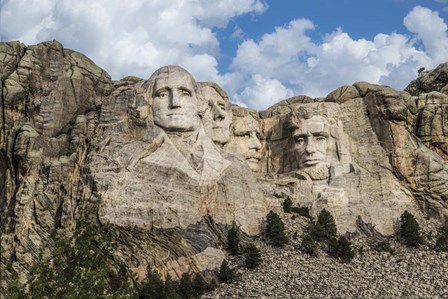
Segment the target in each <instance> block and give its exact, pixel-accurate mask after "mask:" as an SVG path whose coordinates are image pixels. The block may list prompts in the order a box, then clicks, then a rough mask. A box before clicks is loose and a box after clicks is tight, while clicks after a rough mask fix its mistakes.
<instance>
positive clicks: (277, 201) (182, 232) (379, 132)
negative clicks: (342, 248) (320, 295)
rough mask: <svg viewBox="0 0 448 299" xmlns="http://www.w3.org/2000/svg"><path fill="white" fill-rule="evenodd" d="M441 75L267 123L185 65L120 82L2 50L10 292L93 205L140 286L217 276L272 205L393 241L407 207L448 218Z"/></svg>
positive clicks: (44, 52)
mask: <svg viewBox="0 0 448 299" xmlns="http://www.w3.org/2000/svg"><path fill="white" fill-rule="evenodd" d="M445 69H446V65H441V66H440V67H439V68H437V69H436V70H434V71H432V72H425V73H423V75H422V76H421V77H420V78H419V79H417V81H418V80H420V83H418V82H417V83H416V81H414V82H413V83H411V85H410V87H408V91H410V92H411V94H412V95H411V94H409V93H407V92H398V91H395V90H393V89H391V88H388V87H385V86H379V85H373V84H369V83H366V82H357V83H355V84H354V85H353V86H343V87H340V88H338V89H336V90H335V91H333V92H332V93H330V94H329V95H328V96H327V97H326V98H319V99H312V98H310V97H307V96H297V97H293V98H290V99H287V100H284V101H282V102H279V103H278V104H276V105H274V106H273V107H271V108H269V109H267V110H266V111H262V112H257V111H254V110H250V109H246V108H241V107H238V106H236V105H231V104H230V102H229V99H228V95H227V94H226V93H225V91H224V90H222V88H221V87H219V86H218V85H217V84H215V83H210V82H201V83H196V82H195V80H194V78H193V77H192V76H191V74H189V73H188V72H187V71H186V70H184V69H182V68H180V67H178V66H166V67H163V68H161V69H159V70H157V71H156V72H155V73H154V74H153V75H152V76H151V77H150V78H149V79H148V80H146V81H145V80H143V79H140V78H136V77H126V78H124V79H122V80H120V81H116V82H114V81H112V80H111V79H110V77H109V75H108V74H107V73H106V72H105V71H103V70H102V69H100V68H99V67H97V66H96V65H95V64H94V63H93V62H92V61H90V60H89V59H88V58H86V57H85V56H83V55H82V54H79V53H77V52H74V51H71V50H68V49H64V48H63V47H62V45H61V44H59V43H58V42H56V41H54V42H47V43H42V44H39V45H36V46H30V47H26V46H25V45H23V44H20V43H18V42H11V43H0V75H1V80H0V82H1V91H0V92H1V107H0V125H1V128H0V129H1V130H0V196H1V197H0V204H1V205H0V213H1V227H0V228H1V233H2V235H1V253H2V256H1V263H0V266H1V275H2V279H1V281H2V285H1V287H2V288H4V287H5V286H6V284H7V283H8V282H9V280H10V278H11V275H12V274H13V273H18V274H19V275H20V278H21V280H22V281H24V280H25V279H26V274H27V271H28V270H29V269H30V267H31V266H32V265H33V264H34V263H35V262H36V261H37V260H38V258H39V255H40V253H41V252H43V254H44V256H48V255H50V254H51V248H52V244H51V239H50V233H51V232H52V231H54V230H56V231H57V232H60V233H64V234H68V235H69V234H70V232H71V231H72V229H73V227H74V226H75V225H76V219H77V216H78V215H77V213H78V211H80V210H82V208H83V207H84V206H89V207H94V208H95V209H96V210H95V212H97V213H98V219H99V223H98V224H99V225H103V224H106V223H107V224H108V225H111V226H113V227H114V228H116V229H117V231H118V233H117V235H118V237H117V240H118V241H117V243H118V244H119V245H118V248H116V252H115V255H116V258H117V260H119V261H121V262H122V263H123V264H124V265H125V266H126V267H127V268H128V269H130V270H132V271H135V272H136V273H138V274H139V275H140V276H142V275H144V272H145V269H146V266H147V265H148V264H152V265H153V266H156V267H157V268H158V269H160V270H161V271H162V272H163V273H171V274H172V275H173V276H174V277H179V276H180V275H181V274H182V273H183V272H185V271H204V270H207V269H208V270H213V269H216V268H217V266H218V265H219V264H220V261H221V260H222V259H223V258H224V256H225V254H224V251H223V250H222V248H223V246H224V244H225V234H226V232H227V229H228V227H229V225H230V224H232V222H233V221H235V222H236V224H237V225H238V226H239V228H240V230H241V232H242V233H243V234H244V235H247V236H253V235H257V234H258V233H259V232H260V228H261V226H262V220H263V218H264V217H265V215H266V214H267V213H268V212H269V210H276V211H278V210H280V206H281V201H282V199H281V198H277V197H276V196H274V194H276V195H277V196H278V194H281V195H282V196H290V197H291V198H292V199H293V200H294V202H295V204H296V205H298V206H307V207H309V208H310V209H311V212H312V213H313V214H314V215H316V214H317V213H318V212H319V211H320V210H321V209H322V208H326V209H328V210H330V211H331V212H332V213H333V215H334V216H335V218H336V222H337V224H338V227H339V230H340V232H345V231H354V230H356V220H357V219H358V217H361V218H362V220H363V221H364V222H366V223H370V224H372V225H374V226H375V229H376V230H378V231H379V232H381V233H383V234H390V233H392V232H393V231H394V228H395V224H396V222H397V220H398V218H399V216H400V215H401V213H402V212H403V211H404V210H408V211H411V212H412V213H414V214H415V215H417V217H419V218H422V217H435V218H441V219H446V217H447V216H448V185H447V184H448V183H447V182H448V165H447V158H448V148H447V144H448V143H447V133H448V131H447V128H448V126H447V122H448V118H447V117H448V108H447V107H448V95H447V94H446V90H445V89H446V88H445V87H446V84H447V83H448V80H446V76H445V75H443V74H444V73H446V70H445ZM422 82H423V83H422ZM419 84H420V85H419Z"/></svg>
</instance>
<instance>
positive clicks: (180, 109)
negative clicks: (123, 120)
mask: <svg viewBox="0 0 448 299" xmlns="http://www.w3.org/2000/svg"><path fill="white" fill-rule="evenodd" d="M149 81H150V82H151V84H152V88H151V89H150V96H151V97H152V111H153V117H154V124H155V125H157V126H159V127H161V128H162V129H164V130H165V131H167V132H176V131H177V132H189V131H196V130H197V129H198V128H199V125H200V122H201V117H200V115H199V110H200V108H199V107H200V99H199V98H198V95H197V86H196V82H195V81H194V79H193V77H192V76H191V74H190V73H188V72H187V71H186V70H185V69H183V68H181V67H179V66H165V67H162V68H160V69H158V70H157V71H155V72H154V74H153V75H152V76H151V78H150V79H149Z"/></svg>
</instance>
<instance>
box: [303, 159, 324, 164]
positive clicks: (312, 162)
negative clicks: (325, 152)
mask: <svg viewBox="0 0 448 299" xmlns="http://www.w3.org/2000/svg"><path fill="white" fill-rule="evenodd" d="M320 162H322V160H320V159H306V160H305V161H304V163H305V165H316V164H319V163H320Z"/></svg>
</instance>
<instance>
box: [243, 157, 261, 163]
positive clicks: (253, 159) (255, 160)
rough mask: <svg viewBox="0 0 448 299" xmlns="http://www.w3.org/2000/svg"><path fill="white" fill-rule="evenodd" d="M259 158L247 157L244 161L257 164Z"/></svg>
mask: <svg viewBox="0 0 448 299" xmlns="http://www.w3.org/2000/svg"><path fill="white" fill-rule="evenodd" d="M260 159H261V158H260V157H249V158H246V160H248V161H249V162H259V161H260Z"/></svg>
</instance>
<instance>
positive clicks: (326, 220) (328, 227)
mask: <svg viewBox="0 0 448 299" xmlns="http://www.w3.org/2000/svg"><path fill="white" fill-rule="evenodd" d="M311 233H312V235H313V237H314V238H316V239H317V240H319V241H329V240H331V239H333V238H335V237H336V234H337V228H336V222H335V221H334V218H333V215H331V213H330V212H328V211H327V210H326V209H323V210H322V211H320V213H319V215H318V217H317V222H316V223H315V224H314V225H313V227H312V228H311Z"/></svg>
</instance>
